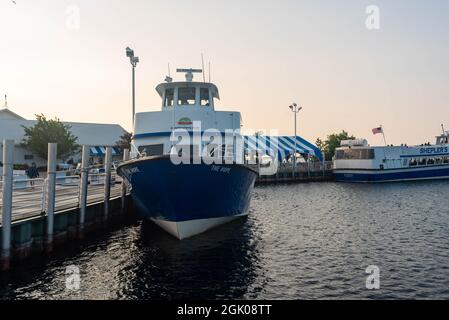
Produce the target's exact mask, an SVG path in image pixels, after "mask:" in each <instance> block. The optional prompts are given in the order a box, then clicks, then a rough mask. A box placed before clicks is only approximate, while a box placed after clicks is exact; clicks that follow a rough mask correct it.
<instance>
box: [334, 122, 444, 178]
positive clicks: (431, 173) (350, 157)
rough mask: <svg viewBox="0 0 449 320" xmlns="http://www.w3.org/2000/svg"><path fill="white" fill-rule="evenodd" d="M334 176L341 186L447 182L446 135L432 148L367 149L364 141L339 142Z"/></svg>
mask: <svg viewBox="0 0 449 320" xmlns="http://www.w3.org/2000/svg"><path fill="white" fill-rule="evenodd" d="M334 175H335V179H336V180H337V181H345V182H388V181H407V180H426V179H446V178H449V132H447V131H444V130H443V133H442V134H441V135H440V136H437V137H436V143H435V144H434V145H431V144H430V143H429V144H424V145H421V146H406V145H403V146H381V147H371V146H369V145H368V142H367V141H366V140H365V139H358V140H347V141H342V143H341V147H340V148H337V149H336V152H335V156H334Z"/></svg>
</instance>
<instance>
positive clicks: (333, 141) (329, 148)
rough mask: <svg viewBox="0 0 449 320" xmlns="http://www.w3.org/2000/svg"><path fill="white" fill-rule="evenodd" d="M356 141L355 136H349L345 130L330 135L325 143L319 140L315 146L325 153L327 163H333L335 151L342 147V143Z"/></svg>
mask: <svg viewBox="0 0 449 320" xmlns="http://www.w3.org/2000/svg"><path fill="white" fill-rule="evenodd" d="M354 139H355V137H354V136H353V135H349V134H348V133H347V132H346V131H344V130H343V131H342V132H340V133H333V134H330V135H328V136H327V139H326V140H324V141H323V140H321V139H320V138H318V139H317V140H316V142H315V144H316V146H317V147H318V148H319V149H320V150H321V151H322V152H323V153H324V157H325V159H326V161H331V160H332V158H333V156H334V154H335V149H336V148H338V147H340V143H341V141H343V140H354Z"/></svg>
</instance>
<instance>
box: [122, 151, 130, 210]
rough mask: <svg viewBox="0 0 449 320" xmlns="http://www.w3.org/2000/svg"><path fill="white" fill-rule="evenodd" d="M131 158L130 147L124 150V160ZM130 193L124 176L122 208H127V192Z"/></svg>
mask: <svg viewBox="0 0 449 320" xmlns="http://www.w3.org/2000/svg"><path fill="white" fill-rule="evenodd" d="M127 160H129V149H124V150H123V161H127ZM127 193H128V190H127V187H126V181H125V179H124V178H122V210H124V209H125V206H126V194H127Z"/></svg>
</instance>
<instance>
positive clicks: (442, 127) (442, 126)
mask: <svg viewBox="0 0 449 320" xmlns="http://www.w3.org/2000/svg"><path fill="white" fill-rule="evenodd" d="M441 129H442V130H443V134H446V131H444V124H441Z"/></svg>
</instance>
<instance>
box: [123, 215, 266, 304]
mask: <svg viewBox="0 0 449 320" xmlns="http://www.w3.org/2000/svg"><path fill="white" fill-rule="evenodd" d="M135 245H136V247H137V248H138V251H139V252H141V254H140V256H139V258H138V259H134V258H133V259H131V260H130V263H129V265H127V266H126V268H124V269H122V270H120V274H119V278H120V279H121V281H122V282H124V283H127V285H126V286H125V287H124V288H123V289H122V290H121V292H120V293H119V294H118V295H119V296H120V297H124V298H125V297H126V298H134V299H166V298H170V299H176V298H194V299H214V298H217V297H222V298H238V297H242V296H243V295H244V294H245V293H246V292H247V290H248V286H249V285H250V284H251V282H252V281H253V279H254V278H255V277H256V272H255V270H254V265H253V264H254V262H255V261H257V257H256V255H257V252H258V249H257V247H256V242H255V241H254V240H253V235H252V230H251V227H250V223H248V221H247V219H246V218H243V219H239V220H237V221H234V222H232V223H230V224H227V225H224V226H221V227H219V228H216V229H214V230H212V231H211V232H208V233H205V234H202V235H199V236H197V237H194V238H191V239H186V240H184V241H179V240H177V239H175V238H173V237H172V236H170V235H168V234H166V233H165V232H164V231H162V230H161V229H160V228H159V227H157V226H155V225H154V224H153V223H151V222H144V223H142V225H141V232H140V237H138V238H137V239H136V240H135Z"/></svg>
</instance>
